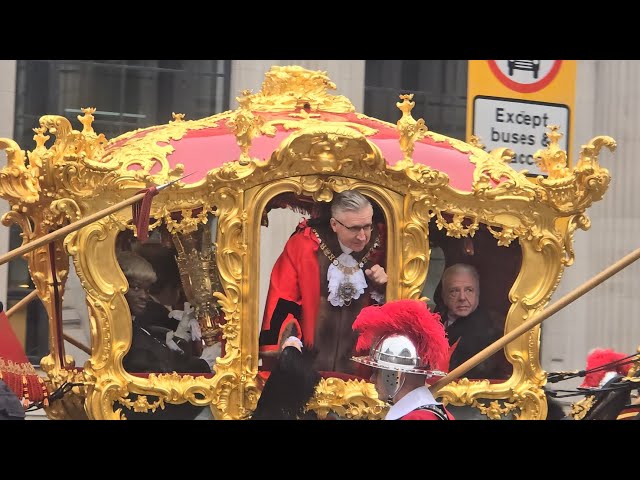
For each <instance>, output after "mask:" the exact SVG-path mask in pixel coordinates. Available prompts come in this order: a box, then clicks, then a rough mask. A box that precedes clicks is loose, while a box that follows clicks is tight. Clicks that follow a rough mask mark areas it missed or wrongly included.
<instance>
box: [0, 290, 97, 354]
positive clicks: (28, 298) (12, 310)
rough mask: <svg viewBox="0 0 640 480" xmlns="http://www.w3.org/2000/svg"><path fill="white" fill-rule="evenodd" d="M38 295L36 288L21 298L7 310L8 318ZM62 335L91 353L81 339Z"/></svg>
mask: <svg viewBox="0 0 640 480" xmlns="http://www.w3.org/2000/svg"><path fill="white" fill-rule="evenodd" d="M37 296H38V292H37V291H36V290H34V291H32V292H31V293H29V295H27V296H26V297H24V298H23V299H22V300H20V301H19V302H18V303H16V304H15V305H14V306H13V307H11V308H10V309H9V310H7V318H10V317H11V315H13V314H14V313H16V312H19V311H20V310H21V309H23V308H24V307H26V306H27V305H28V304H29V303H31V302H32V301H33V300H35V299H36V298H37ZM62 336H63V337H64V339H65V340H66V341H67V342H69V343H70V344H71V345H73V346H75V347H78V348H79V349H80V350H82V351H83V352H84V353H88V354H89V355H91V348H89V347H87V346H86V345H85V344H84V343H82V342H80V340H76V339H75V338H73V337H71V336H69V335H67V334H66V333H63V334H62Z"/></svg>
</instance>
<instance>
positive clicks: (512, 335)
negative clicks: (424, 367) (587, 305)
mask: <svg viewBox="0 0 640 480" xmlns="http://www.w3.org/2000/svg"><path fill="white" fill-rule="evenodd" d="M638 258H640V248H638V249H636V250H634V251H633V252H631V253H629V254H628V255H626V256H625V257H623V258H621V259H620V260H618V261H617V262H616V263H614V264H613V265H611V266H610V267H608V268H606V269H605V270H603V271H601V272H600V273H599V274H597V275H596V276H595V277H593V278H591V279H590V280H588V281H586V282H585V283H583V284H582V285H580V286H579V287H578V288H576V289H575V290H573V291H571V292H569V293H568V294H566V295H565V296H564V297H562V298H561V299H560V300H558V301H557V302H555V303H554V304H553V305H551V306H549V307H548V308H546V309H545V310H543V311H542V312H540V313H539V314H537V315H534V316H533V317H532V318H530V319H529V320H527V321H526V322H524V323H523V324H522V325H520V326H519V327H517V328H514V329H513V330H512V331H510V332H509V333H507V334H506V335H505V336H504V337H502V338H499V339H498V340H496V341H495V342H493V343H492V344H491V345H489V346H488V347H486V348H485V349H484V350H482V351H480V352H478V353H476V354H475V355H474V356H473V357H471V358H470V359H468V360H467V361H466V362H464V363H463V364H461V365H459V366H458V367H456V368H454V369H453V370H452V371H451V372H449V374H448V375H447V376H445V377H443V378H441V379H440V380H439V381H438V382H436V383H435V384H434V385H432V386H431V387H430V389H431V392H432V393H434V394H435V393H436V392H437V391H438V390H440V389H441V388H442V387H444V386H445V385H447V384H448V383H450V382H452V381H453V380H455V379H456V378H458V377H461V376H462V375H464V374H465V373H467V372H468V371H469V370H471V369H472V368H473V367H475V366H476V365H478V364H479V363H481V362H483V361H484V360H486V359H487V358H489V357H490V356H491V355H493V354H494V353H496V352H497V351H498V350H501V349H502V348H504V346H505V345H507V344H508V343H509V342H511V341H512V340H514V339H516V338H518V337H519V336H520V335H522V334H523V333H526V332H527V331H529V330H531V329H532V328H533V327H535V326H536V325H538V324H540V323H542V322H543V321H544V320H546V319H547V318H549V317H550V316H551V315H553V314H555V313H557V312H558V311H560V310H562V309H563V308H564V307H566V306H567V305H569V304H570V303H572V302H573V301H574V300H576V299H578V298H580V297H581V296H582V295H584V294H585V293H587V292H589V291H590V290H592V289H594V288H595V287H597V286H598V285H600V284H601V283H602V282H604V281H605V280H607V279H608V278H609V277H612V276H613V275H615V274H616V273H618V272H619V271H620V270H622V269H623V268H626V267H628V266H629V265H631V264H632V263H633V262H635V261H636V260H638Z"/></svg>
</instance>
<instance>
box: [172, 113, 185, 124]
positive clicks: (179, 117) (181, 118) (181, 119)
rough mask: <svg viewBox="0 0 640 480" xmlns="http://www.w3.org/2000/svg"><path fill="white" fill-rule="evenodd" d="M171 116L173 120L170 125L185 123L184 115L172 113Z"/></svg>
mask: <svg viewBox="0 0 640 480" xmlns="http://www.w3.org/2000/svg"><path fill="white" fill-rule="evenodd" d="M171 116H172V117H173V120H171V121H170V122H169V123H177V122H184V116H185V114H184V113H175V112H171Z"/></svg>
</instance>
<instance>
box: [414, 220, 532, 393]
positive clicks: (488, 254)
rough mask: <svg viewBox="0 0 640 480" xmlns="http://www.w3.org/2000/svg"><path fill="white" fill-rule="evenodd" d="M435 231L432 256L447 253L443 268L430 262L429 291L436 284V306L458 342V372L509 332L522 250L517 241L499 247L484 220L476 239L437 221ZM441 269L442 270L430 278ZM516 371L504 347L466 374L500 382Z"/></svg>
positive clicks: (455, 355)
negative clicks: (455, 234) (449, 234)
mask: <svg viewBox="0 0 640 480" xmlns="http://www.w3.org/2000/svg"><path fill="white" fill-rule="evenodd" d="M429 234H430V238H429V240H430V242H431V243H432V258H434V251H436V250H439V251H441V252H442V257H441V258H440V259H437V260H438V261H439V263H440V266H439V268H437V266H436V265H434V266H432V265H430V266H429V274H428V278H427V282H426V287H425V290H426V289H427V288H429V287H430V286H433V285H436V287H435V290H434V292H433V302H434V304H435V310H436V311H437V312H438V313H440V315H441V316H442V321H443V323H444V325H445V329H446V331H447V336H448V338H449V343H450V345H452V346H453V345H456V346H455V349H454V350H453V353H452V355H451V361H450V364H449V370H453V369H454V368H456V367H458V366H459V365H461V364H462V363H464V362H465V361H466V360H468V359H469V358H471V357H473V356H474V355H475V354H476V353H478V352H480V351H481V350H483V349H484V348H485V347H487V346H489V345H490V344H491V343H493V342H494V341H496V340H498V339H499V338H500V337H502V336H503V335H504V331H505V320H506V318H507V314H508V311H509V308H510V307H511V302H510V300H509V291H510V290H511V287H512V286H513V284H514V282H515V279H516V277H517V276H518V273H519V271H520V266H521V264H522V251H521V249H520V245H519V243H518V242H517V240H515V241H513V242H512V243H511V245H510V246H509V247H505V246H499V245H498V243H497V240H496V239H495V238H494V237H493V235H492V234H491V232H490V231H489V230H488V228H487V226H486V225H483V224H481V225H480V228H479V230H478V231H476V232H475V235H474V236H473V237H470V236H468V237H462V238H454V237H447V236H446V233H444V231H441V230H438V229H437V227H435V225H430V229H429ZM434 245H435V246H436V247H435V248H434ZM436 270H439V271H440V272H441V274H440V275H437V276H436V277H435V278H429V277H430V276H431V275H432V274H434V273H436ZM511 373H512V367H511V364H510V363H509V362H508V360H507V359H506V357H505V354H504V351H499V352H496V353H495V354H494V355H493V356H491V357H490V358H489V359H487V360H485V361H483V362H482V363H480V364H479V365H477V366H476V367H474V368H472V369H471V370H469V371H468V372H467V373H466V374H465V375H464V376H465V377H467V378H476V379H480V378H488V379H491V380H500V379H506V378H509V377H510V376H511Z"/></svg>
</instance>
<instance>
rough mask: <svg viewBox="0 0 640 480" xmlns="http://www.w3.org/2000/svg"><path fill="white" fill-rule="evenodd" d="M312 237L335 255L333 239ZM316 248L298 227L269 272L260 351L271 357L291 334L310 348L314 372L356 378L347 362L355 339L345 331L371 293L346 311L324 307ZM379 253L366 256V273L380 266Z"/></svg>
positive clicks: (322, 261) (326, 234) (322, 260)
mask: <svg viewBox="0 0 640 480" xmlns="http://www.w3.org/2000/svg"><path fill="white" fill-rule="evenodd" d="M318 233H319V235H320V236H321V238H322V239H323V241H325V242H326V243H327V246H328V248H329V249H330V250H331V251H332V252H336V253H338V252H339V244H338V243H337V238H336V236H335V233H333V232H331V231H330V230H329V229H327V228H326V227H325V228H324V229H323V228H321V227H319V228H318ZM374 241H375V239H373V238H372V239H371V241H370V244H368V245H367V246H365V248H364V249H363V251H362V252H359V253H357V254H354V258H356V260H358V261H359V260H360V259H361V258H362V257H363V256H364V255H365V253H366V252H368V251H369V249H370V248H371V245H372V244H373V242H374ZM319 245H320V240H319V239H318V237H317V236H316V235H315V233H313V231H312V229H311V227H308V226H307V225H306V222H301V223H300V225H299V226H298V229H297V231H296V232H295V233H294V234H293V235H292V236H291V238H289V240H288V241H287V243H286V245H285V247H284V250H283V252H282V254H281V255H280V257H279V258H278V260H277V261H276V263H275V265H274V267H273V270H272V272H271V282H270V284H269V292H268V294H267V301H266V304H265V310H264V316H263V323H262V332H261V335H260V351H261V352H270V351H271V352H273V351H277V350H278V348H279V344H280V340H281V338H282V336H283V335H291V334H293V335H296V336H297V337H299V338H301V339H302V340H303V342H304V344H305V346H306V347H307V348H310V349H311V348H315V350H316V354H317V358H316V368H318V369H319V370H325V371H340V372H344V373H356V372H355V371H354V369H355V368H357V366H358V364H355V363H354V362H352V361H350V356H351V354H352V348H353V345H355V340H356V339H357V335H356V334H355V333H354V332H353V331H352V329H351V325H352V324H353V320H354V319H355V317H356V316H357V314H358V313H359V312H360V310H361V309H362V308H363V307H364V306H366V305H370V304H371V303H373V301H372V299H371V296H370V290H371V289H370V288H367V289H365V292H364V294H363V295H361V296H360V298H358V299H354V300H353V301H352V302H351V305H349V306H344V307H335V306H333V305H331V304H330V303H329V302H328V301H327V294H328V293H327V269H328V266H329V260H328V259H327V258H326V256H325V255H324V254H323V253H322V251H321V250H320V248H319ZM382 250H383V249H382V248H378V249H376V250H374V251H373V252H372V254H371V255H370V257H369V261H368V262H367V264H366V265H365V267H366V268H370V266H372V265H374V264H381V265H383V261H382V260H383V259H382V256H383V255H382ZM292 329H293V330H292Z"/></svg>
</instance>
